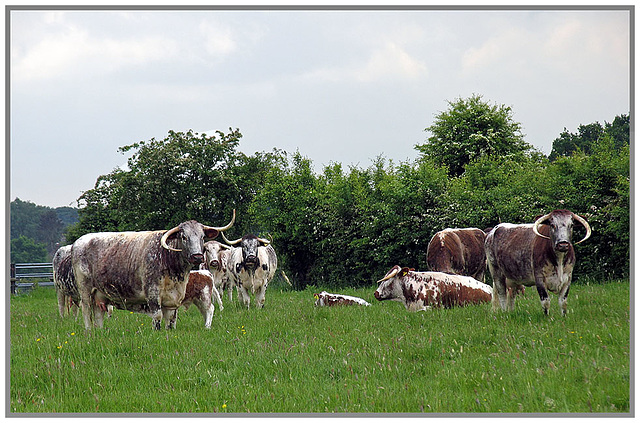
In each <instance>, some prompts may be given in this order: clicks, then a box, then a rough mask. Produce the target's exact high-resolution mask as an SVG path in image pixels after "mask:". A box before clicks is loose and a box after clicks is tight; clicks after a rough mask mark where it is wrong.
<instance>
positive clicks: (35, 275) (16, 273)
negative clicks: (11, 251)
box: [11, 263, 53, 294]
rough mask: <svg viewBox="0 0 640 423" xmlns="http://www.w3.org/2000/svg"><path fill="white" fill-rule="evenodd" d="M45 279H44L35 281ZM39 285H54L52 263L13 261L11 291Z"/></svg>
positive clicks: (14, 292)
mask: <svg viewBox="0 0 640 423" xmlns="http://www.w3.org/2000/svg"><path fill="white" fill-rule="evenodd" d="M33 279H44V281H37V282H36V281H33ZM29 280H31V281H29ZM36 283H37V284H38V286H53V264H52V263H11V293H12V294H16V293H17V292H18V290H25V289H31V288H33V286H34V285H35V284H36Z"/></svg>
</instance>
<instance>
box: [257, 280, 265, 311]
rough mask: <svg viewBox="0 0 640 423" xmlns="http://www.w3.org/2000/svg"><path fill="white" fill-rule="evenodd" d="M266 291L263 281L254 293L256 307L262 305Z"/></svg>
mask: <svg viewBox="0 0 640 423" xmlns="http://www.w3.org/2000/svg"><path fill="white" fill-rule="evenodd" d="M266 293H267V283H266V282H265V283H264V284H263V285H262V286H261V287H260V288H258V292H257V293H256V307H257V308H262V307H264V297H265V295H266Z"/></svg>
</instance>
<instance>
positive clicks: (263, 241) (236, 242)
mask: <svg viewBox="0 0 640 423" xmlns="http://www.w3.org/2000/svg"><path fill="white" fill-rule="evenodd" d="M256 238H258V237H256ZM222 239H224V242H226V243H227V244H229V245H237V244H239V243H240V241H242V238H238V239H236V240H235V241H229V240H228V239H227V237H226V236H224V233H223V234H222ZM258 241H260V242H261V243H263V244H264V245H269V244H271V241H270V240H268V239H264V238H258Z"/></svg>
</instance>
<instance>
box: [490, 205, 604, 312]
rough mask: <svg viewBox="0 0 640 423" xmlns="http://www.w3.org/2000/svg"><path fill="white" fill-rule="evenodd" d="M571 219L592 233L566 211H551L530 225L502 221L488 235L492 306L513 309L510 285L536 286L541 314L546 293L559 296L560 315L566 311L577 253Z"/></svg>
mask: <svg viewBox="0 0 640 423" xmlns="http://www.w3.org/2000/svg"><path fill="white" fill-rule="evenodd" d="M574 222H578V223H579V224H581V225H582V226H584V228H585V229H586V231H587V232H586V235H585V236H584V238H583V239H582V240H580V241H578V242H576V244H579V243H581V242H583V241H585V240H586V239H587V238H589V237H590V236H591V227H590V226H589V223H587V221H586V220H585V219H583V218H582V217H580V216H578V215H577V214H575V213H573V212H570V211H569V210H554V211H552V212H551V213H548V214H545V215H544V216H541V217H539V218H538V219H537V220H536V221H535V222H534V223H533V224H520V225H514V224H510V223H501V224H499V225H497V226H496V227H495V228H493V230H492V231H491V232H490V233H489V235H487V239H486V241H485V251H486V254H487V262H488V265H489V271H490V272H491V277H492V278H493V309H494V310H497V309H498V308H502V310H513V308H514V305H515V304H514V303H515V298H514V295H513V292H512V289H510V288H513V287H518V286H521V285H524V286H533V285H535V286H536V289H537V290H538V294H539V295H540V302H541V303H542V310H543V311H544V314H549V304H550V299H549V294H548V293H547V290H549V291H551V292H553V293H555V294H557V295H558V303H559V305H560V310H561V311H562V315H566V313H567V297H568V295H569V287H570V286H571V276H572V272H573V267H574V265H575V263H576V256H575V252H574V249H573V245H572V244H571V237H572V234H573V225H574Z"/></svg>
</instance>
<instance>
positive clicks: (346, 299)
mask: <svg viewBox="0 0 640 423" xmlns="http://www.w3.org/2000/svg"><path fill="white" fill-rule="evenodd" d="M313 298H315V299H316V302H315V305H316V306H318V307H323V306H327V307H332V306H336V305H363V306H370V305H371V304H369V303H368V302H366V301H365V300H363V299H362V298H358V297H352V296H350V295H342V294H330V293H328V292H327V291H322V292H321V293H319V294H313Z"/></svg>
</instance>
